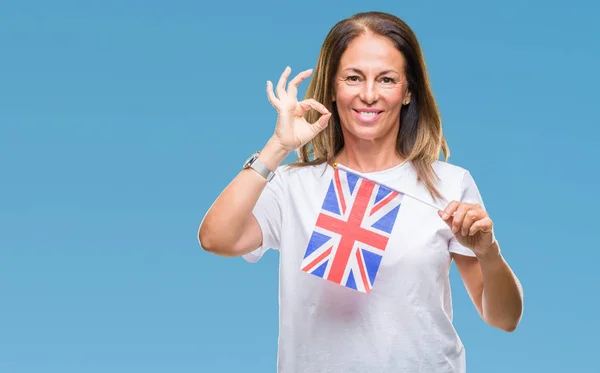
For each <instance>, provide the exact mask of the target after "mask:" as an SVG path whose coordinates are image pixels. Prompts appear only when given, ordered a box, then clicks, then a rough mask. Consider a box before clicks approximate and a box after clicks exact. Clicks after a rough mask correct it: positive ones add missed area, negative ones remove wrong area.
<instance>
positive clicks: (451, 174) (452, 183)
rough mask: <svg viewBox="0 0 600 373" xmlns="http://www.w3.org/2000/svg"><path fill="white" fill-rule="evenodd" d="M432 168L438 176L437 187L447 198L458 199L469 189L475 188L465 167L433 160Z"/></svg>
mask: <svg viewBox="0 0 600 373" xmlns="http://www.w3.org/2000/svg"><path fill="white" fill-rule="evenodd" d="M432 166H433V170H434V171H435V174H436V176H437V178H438V184H437V185H438V187H439V189H440V192H441V193H442V195H444V196H445V197H446V199H448V200H460V199H463V198H464V197H465V193H467V192H469V190H470V189H476V188H477V186H476V185H475V181H474V180H473V177H472V176H471V173H470V172H469V170H468V169H466V168H465V167H461V166H459V165H455V164H451V163H448V162H445V161H435V162H434V163H433V164H432Z"/></svg>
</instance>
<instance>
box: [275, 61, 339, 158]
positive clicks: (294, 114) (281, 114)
mask: <svg viewBox="0 0 600 373" xmlns="http://www.w3.org/2000/svg"><path fill="white" fill-rule="evenodd" d="M291 71H292V70H291V69H290V67H289V66H288V67H286V68H285V70H284V71H283V73H282V74H281V77H280V78H279V82H278V83H277V97H275V93H274V92H273V83H271V82H270V81H267V96H268V97H269V102H271V105H273V107H274V108H275V109H276V110H277V124H276V126H275V134H274V138H275V139H276V140H277V141H278V142H279V143H280V145H281V146H282V147H283V148H284V149H285V150H287V151H290V152H291V151H293V150H295V149H297V148H299V147H301V146H302V145H304V144H306V143H307V142H309V141H310V140H312V139H313V138H314V137H315V136H316V135H317V134H318V133H319V132H321V131H322V130H323V129H325V127H327V124H328V123H329V118H331V113H330V112H329V110H327V108H326V107H325V106H323V105H322V104H321V103H319V102H317V101H316V100H314V99H307V100H304V101H301V102H298V99H297V95H298V85H300V83H301V82H302V81H303V80H304V79H306V78H308V77H309V76H310V74H312V69H310V70H306V71H303V72H301V73H299V74H298V75H296V77H295V78H294V79H292V80H291V81H290V83H289V85H288V87H287V90H286V87H285V86H286V84H287V79H288V78H289V76H290V73H291ZM310 109H314V110H316V111H318V112H319V113H321V114H322V115H321V117H320V118H319V120H318V121H316V122H315V123H308V122H307V121H306V119H304V113H305V112H306V111H308V110H310Z"/></svg>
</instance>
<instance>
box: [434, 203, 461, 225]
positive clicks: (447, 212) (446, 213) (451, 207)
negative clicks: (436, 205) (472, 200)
mask: <svg viewBox="0 0 600 373" xmlns="http://www.w3.org/2000/svg"><path fill="white" fill-rule="evenodd" d="M459 206H460V202H458V201H452V202H450V203H449V204H448V205H447V206H446V208H445V209H444V210H443V211H438V214H439V215H440V217H441V218H442V219H444V220H446V223H448V222H449V221H448V219H450V218H451V217H452V215H453V214H454V212H455V211H456V210H457V209H458V207H459Z"/></svg>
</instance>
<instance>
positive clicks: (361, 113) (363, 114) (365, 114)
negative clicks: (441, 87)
mask: <svg viewBox="0 0 600 373" xmlns="http://www.w3.org/2000/svg"><path fill="white" fill-rule="evenodd" d="M360 115H361V116H363V117H369V118H371V117H374V116H375V115H377V113H375V112H366V111H361V112H360Z"/></svg>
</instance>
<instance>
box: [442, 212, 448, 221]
mask: <svg viewBox="0 0 600 373" xmlns="http://www.w3.org/2000/svg"><path fill="white" fill-rule="evenodd" d="M442 217H443V218H444V220H446V219H448V214H446V213H445V212H443V213H442Z"/></svg>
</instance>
